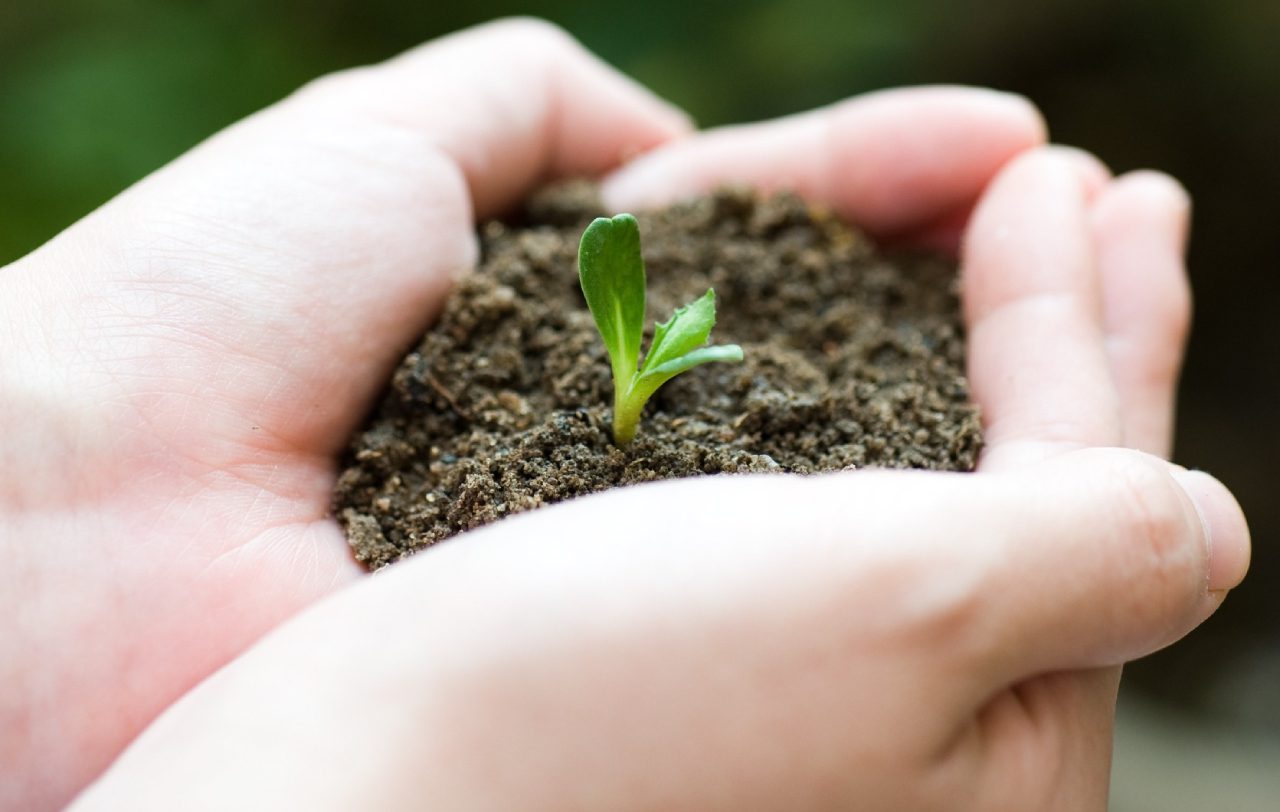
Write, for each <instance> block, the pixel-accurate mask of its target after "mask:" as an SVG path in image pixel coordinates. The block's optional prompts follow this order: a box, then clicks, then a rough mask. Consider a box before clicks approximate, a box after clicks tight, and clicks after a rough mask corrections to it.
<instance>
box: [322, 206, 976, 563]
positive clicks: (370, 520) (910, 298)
mask: <svg viewBox="0 0 1280 812" xmlns="http://www.w3.org/2000/svg"><path fill="white" fill-rule="evenodd" d="M601 214H603V212H602V210H601V208H600V204H599V202H598V197H597V195H596V190H595V188H594V187H592V186H591V185H589V184H586V183H573V184H565V185H561V186H557V187H553V188H550V189H547V190H545V191H544V192H542V193H540V194H539V195H538V196H536V197H535V198H533V199H532V200H531V201H530V203H529V204H528V206H527V208H526V210H525V211H524V212H523V213H522V214H521V215H520V217H519V219H518V220H517V221H513V222H511V223H507V224H503V223H499V222H491V223H488V224H486V225H484V226H483V227H482V228H481V232H480V237H481V243H482V261H481V264H480V267H479V269H478V270H477V271H476V272H474V273H472V274H470V275H468V276H466V277H465V278H464V279H463V280H462V281H461V282H459V283H458V285H457V287H456V289H455V290H454V292H453V294H452V296H451V297H450V299H449V301H448V303H447V305H446V307H445V310H444V312H443V314H442V316H441V317H440V319H439V321H438V322H437V324H436V325H435V327H433V328H432V329H431V331H430V332H428V333H427V335H426V336H425V337H424V338H423V339H422V341H421V343H420V344H419V345H418V346H417V347H416V348H415V349H414V350H413V351H412V352H410V353H409V354H408V355H407V356H406V357H405V359H404V360H403V362H402V363H401V364H400V366H399V368H398V369H397V370H396V372H395V375H394V377H393V378H392V380H391V383H390V385H389V386H388V388H387V390H386V393H385V394H384V395H383V397H382V400H381V403H380V404H379V405H378V407H377V408H376V410H375V412H374V414H373V415H372V417H371V418H370V420H369V422H368V424H367V425H366V427H365V428H364V429H363V430H362V431H361V432H360V433H359V434H358V435H356V436H355V437H354V438H353V440H352V442H351V445H350V448H349V450H348V453H347V455H346V458H345V460H344V470H343V471H342V473H341V475H340V476H339V479H338V485H337V489H336V492H335V497H334V511H335V514H336V515H337V516H338V518H339V519H340V521H341V522H342V524H343V525H344V526H345V528H346V530H347V533H348V536H349V538H350V540H351V545H352V547H353V549H354V550H355V554H356V557H357V558H358V559H359V560H360V561H361V562H363V563H364V564H365V565H366V566H369V567H370V568H375V569H376V568H379V567H382V566H385V565H387V564H390V563H392V562H394V561H396V560H398V559H400V558H403V557H405V556H407V555H410V554H412V553H413V552H415V551H417V550H420V549H422V548H424V547H427V546H429V545H431V544H434V543H436V542H439V541H442V540H444V539H447V538H449V537H450V536H453V535H455V534H457V533H460V532H462V531H465V530H469V529H472V528H476V527H480V526H482V525H485V524H488V523H490V522H493V521H495V520H497V519H500V518H502V517H504V516H510V515H512V514H515V513H520V512H522V511H526V510H531V509H533V508H537V507H541V506H543V505H550V504H553V503H555V502H560V501H563V500H566V499H571V498H573V497H576V496H581V495H583V494H588V493H593V492H596V491H601V490H604V489H606V488H612V487H616V486H619V485H629V484H633V483H638V482H647V481H651V480H657V479H669V478H675V477H690V476H703V475H708V474H742V473H755V472H764V473H778V472H793V473H800V474H810V473H816V472H821V471H836V470H843V469H853V468H862V467H885V468H928V469H939V470H959V471H967V470H971V469H972V468H973V466H974V464H975V462H976V459H977V453H978V450H979V448H980V446H981V442H982V440H981V426H980V424H979V420H978V413H977V409H976V407H975V406H974V405H973V404H972V403H971V402H970V400H969V387H968V383H967V381H966V380H965V378H964V376H963V368H964V350H965V345H964V335H963V332H962V328H961V323H960V317H959V303H958V299H957V295H956V279H955V269H954V266H953V265H952V264H951V263H949V262H946V261H943V260H940V259H938V258H935V257H920V256H915V257H910V256H907V257H893V258H888V257H886V256H884V255H882V254H880V253H879V252H878V251H877V250H876V248H875V246H873V245H872V243H871V242H870V241H869V240H868V239H867V238H866V237H865V236H863V235H862V234H860V233H859V232H857V231H856V230H853V229H851V228H850V227H848V226H846V225H844V224H842V223H840V222H839V221H837V220H836V219H835V218H833V217H832V216H831V215H830V214H828V213H826V212H824V211H822V210H820V209H818V208H815V207H812V206H808V205H806V204H805V203H804V202H802V201H801V200H799V199H798V198H796V197H793V196H789V195H778V196H773V197H768V198H763V199H762V198H758V197H756V196H755V195H753V194H752V193H750V192H748V191H744V190H725V191H721V192H718V193H716V194H715V195H712V196H709V197H704V198H700V199H697V200H693V201H689V202H685V203H681V204H678V205H675V206H672V207H669V208H666V209H662V210H659V211H652V212H643V213H638V214H637V218H638V219H639V222H640V232H641V239H642V244H643V251H644V258H645V263H646V266H647V271H648V281H649V285H648V295H649V302H648V313H649V322H650V324H649V326H648V329H647V331H646V334H645V336H646V343H645V346H646V347H647V346H648V340H649V338H650V337H651V336H652V329H653V324H652V322H653V321H655V320H665V319H666V318H668V317H669V316H670V315H671V312H672V311H673V310H674V309H675V308H676V307H678V306H679V305H682V304H684V303H686V302H689V301H691V300H692V299H694V298H695V297H697V296H699V295H701V294H702V293H704V292H705V291H706V289H707V288H708V287H714V288H715V291H716V299H717V316H718V321H717V324H716V326H715V329H714V330H713V331H712V334H711V340H712V342H713V343H737V344H741V345H742V349H743V351H744V353H745V354H746V360H745V362H744V363H742V364H727V363H713V364H707V365H704V366H701V367H697V368H695V369H693V370H691V371H689V372H686V373H684V374H683V375H680V376H678V377H676V378H675V379H673V380H672V381H670V382H669V383H667V384H666V385H665V386H664V387H663V388H662V389H660V390H659V391H658V393H657V394H656V395H655V396H654V397H653V398H652V399H651V400H650V401H649V405H648V407H647V408H646V410H645V414H644V417H643V419H642V420H641V423H640V430H639V433H638V435H637V436H636V439H635V442H634V443H633V444H632V445H631V446H630V447H629V448H628V449H627V450H625V451H623V450H619V449H618V448H616V447H614V445H613V444H612V442H611V440H610V411H611V406H612V402H613V383H612V379H611V377H610V371H609V361H608V357H607V355H606V352H605V348H604V345H603V343H602V342H601V340H600V337H599V335H598V334H597V332H596V328H595V324H594V322H593V321H592V319H591V314H590V313H589V312H588V311H587V308H586V303H585V302H584V300H583V298H582V292H581V290H580V288H579V287H578V276H577V249H578V240H579V239H580V238H581V235H582V231H583V229H584V228H585V227H586V225H587V224H588V223H589V222H590V221H591V219H592V218H593V217H596V216H600V215H601ZM779 509H780V510H784V509H785V506H784V505H779Z"/></svg>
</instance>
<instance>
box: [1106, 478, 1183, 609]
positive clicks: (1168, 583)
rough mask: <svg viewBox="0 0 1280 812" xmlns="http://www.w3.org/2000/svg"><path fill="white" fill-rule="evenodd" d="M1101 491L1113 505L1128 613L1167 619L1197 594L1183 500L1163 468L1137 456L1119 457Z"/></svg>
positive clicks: (1180, 491)
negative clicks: (1188, 597)
mask: <svg viewBox="0 0 1280 812" xmlns="http://www.w3.org/2000/svg"><path fill="white" fill-rule="evenodd" d="M1104 487H1105V489H1106V492H1107V495H1108V497H1109V498H1110V499H1111V500H1113V511H1114V515H1115V517H1116V520H1115V523H1114V529H1115V532H1116V534H1117V538H1116V545H1117V547H1118V551H1119V553H1120V556H1119V558H1118V562H1119V565H1120V566H1124V567H1125V569H1126V573H1125V574H1126V575H1127V576H1128V577H1127V579H1126V580H1129V581H1130V582H1132V584H1133V588H1132V589H1130V590H1127V594H1128V597H1129V601H1130V602H1131V603H1132V605H1131V606H1130V607H1129V609H1130V610H1131V611H1134V612H1138V613H1141V614H1143V615H1148V614H1150V615H1153V616H1167V615H1168V614H1169V611H1170V610H1171V609H1172V608H1173V606H1174V605H1180V604H1181V603H1182V602H1184V601H1185V600H1186V598H1187V596H1188V595H1193V594H1197V587H1198V586H1199V580H1200V567H1198V566H1197V563H1198V560H1197V558H1196V556H1195V553H1194V549H1195V548H1196V547H1197V545H1195V544H1193V543H1190V542H1192V540H1193V539H1194V537H1195V534H1196V529H1195V525H1193V523H1192V516H1190V515H1189V507H1188V505H1187V503H1186V497H1185V496H1184V495H1183V493H1182V490H1181V488H1180V487H1179V486H1178V485H1177V483H1176V482H1174V480H1173V478H1172V477H1171V476H1170V475H1169V473H1168V470H1167V466H1166V464H1165V463H1163V462H1161V461H1158V460H1156V459H1155V458H1151V457H1147V456H1145V455H1143V454H1138V453H1132V454H1125V455H1123V456H1121V457H1119V458H1118V459H1117V460H1116V461H1115V462H1114V463H1113V465H1112V466H1111V468H1110V470H1109V471H1108V475H1107V478H1106V480H1105V482H1104ZM1196 521H1197V522H1198V519H1197V520H1196Z"/></svg>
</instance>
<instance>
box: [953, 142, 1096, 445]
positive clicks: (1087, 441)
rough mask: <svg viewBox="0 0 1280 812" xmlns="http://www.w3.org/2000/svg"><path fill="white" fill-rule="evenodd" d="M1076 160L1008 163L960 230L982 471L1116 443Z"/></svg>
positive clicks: (1040, 154) (1054, 155) (1052, 153)
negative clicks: (963, 239)
mask: <svg viewBox="0 0 1280 812" xmlns="http://www.w3.org/2000/svg"><path fill="white" fill-rule="evenodd" d="M1078 165H1079V161H1078V158H1077V157H1076V156H1075V155H1074V154H1062V153H1060V152H1058V151H1057V150H1056V149H1054V148H1049V149H1044V150H1038V151H1035V152H1032V153H1028V154H1026V155H1024V156H1022V157H1020V158H1018V159H1016V160H1015V161H1013V163H1011V164H1010V166H1009V167H1007V168H1006V169H1005V170H1004V171H1003V172H1002V173H1001V174H1000V176H999V177H998V178H997V179H996V181H995V182H994V184H993V185H992V188H991V189H990V190H989V192H988V193H987V194H986V196H985V197H984V198H983V200H982V202H981V203H980V204H979V206H978V209H977V211H976V212H975V214H974V217H973V222H972V223H971V225H970V230H969V234H968V238H967V241H966V244H965V249H964V254H963V259H962V264H961V274H962V284H963V292H964V306H965V319H966V322H967V325H968V329H969V366H968V368H969V378H970V382H971V384H972V387H973V393H974V398H975V400H976V401H977V402H978V404H979V406H980V407H981V408H982V412H983V415H984V420H985V436H986V442H987V448H986V450H985V451H984V453H983V458H982V461H981V463H980V464H981V466H982V467H983V468H984V469H985V470H995V469H999V468H1007V467H1009V466H1011V465H1017V464H1021V463H1026V462H1031V461H1036V460H1039V459H1043V458H1045V457H1046V456H1049V455H1051V454H1053V453H1056V452H1059V451H1062V450H1066V449H1071V448H1077V447H1080V446H1082V445H1114V444H1117V443H1118V442H1119V440H1120V424H1119V404H1118V400H1117V395H1116V393H1115V387H1114V384H1113V383H1112V380H1111V373H1110V369H1109V366H1108V360H1107V355H1106V350H1105V345H1104V341H1103V328H1102V292H1101V284H1100V280H1099V278H1098V274H1097V268H1096V266H1095V260H1094V255H1093V243H1092V233H1091V231H1090V224H1089V220H1088V211H1087V190H1088V186H1087V184H1086V182H1085V180H1084V179H1083V178H1082V175H1081V172H1080V170H1079V168H1078Z"/></svg>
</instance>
